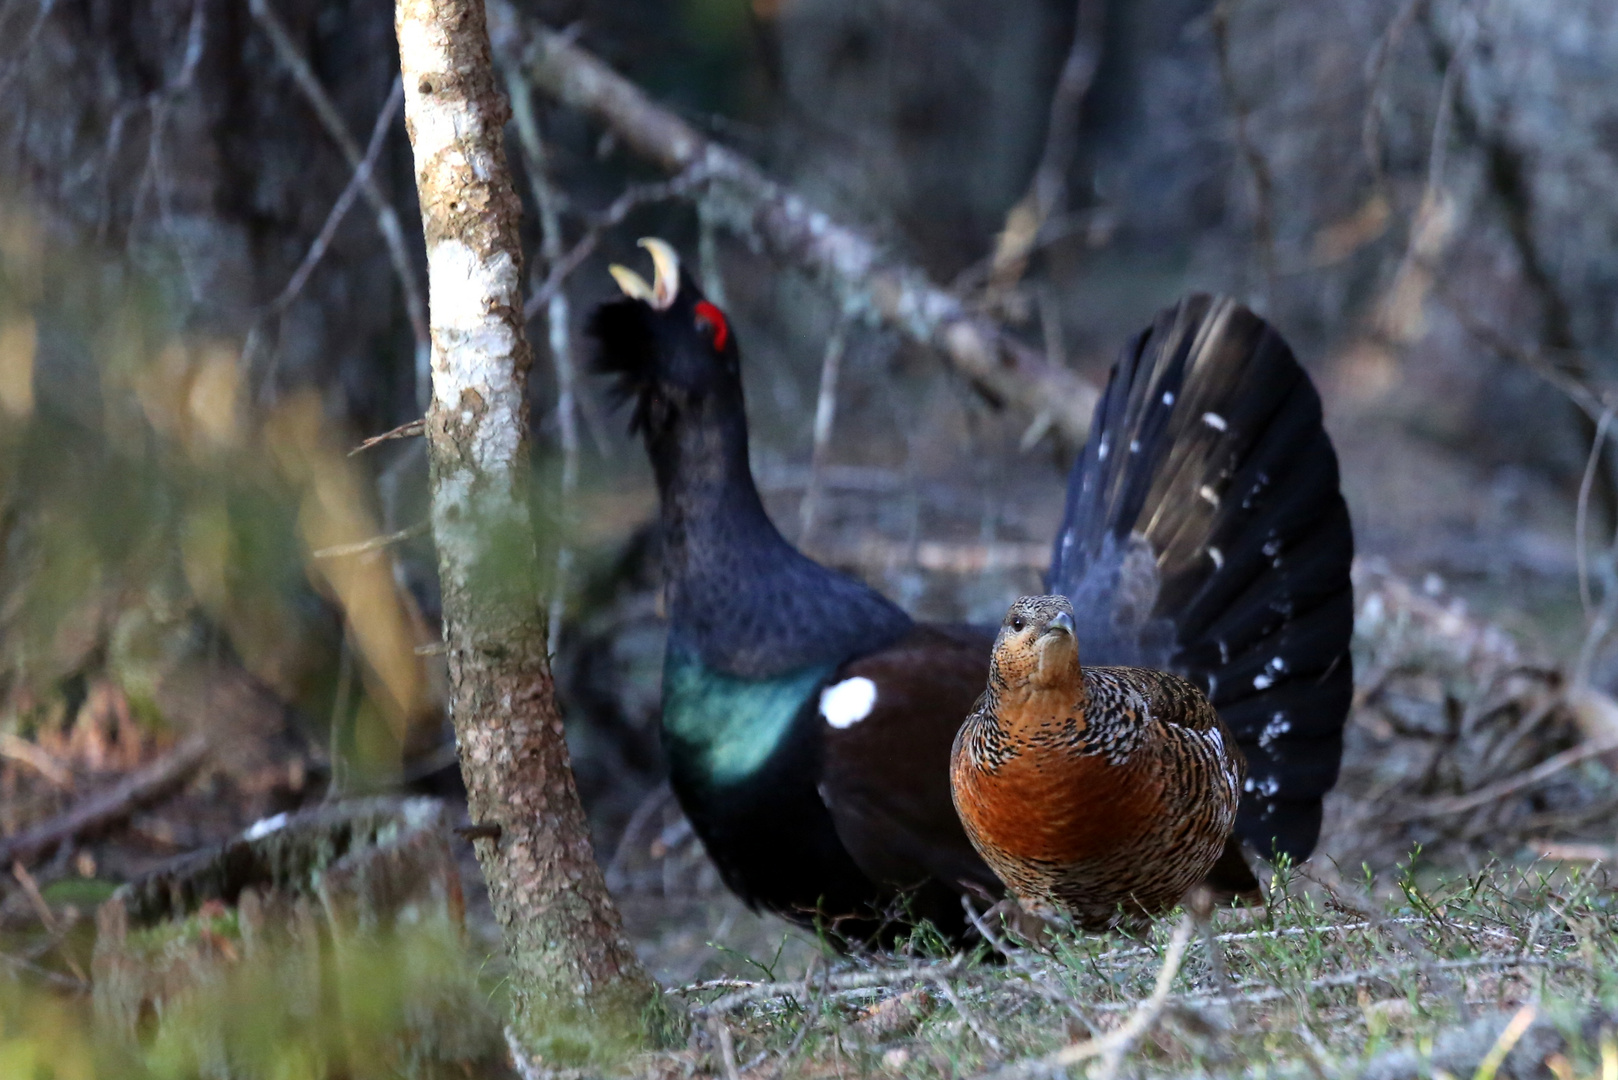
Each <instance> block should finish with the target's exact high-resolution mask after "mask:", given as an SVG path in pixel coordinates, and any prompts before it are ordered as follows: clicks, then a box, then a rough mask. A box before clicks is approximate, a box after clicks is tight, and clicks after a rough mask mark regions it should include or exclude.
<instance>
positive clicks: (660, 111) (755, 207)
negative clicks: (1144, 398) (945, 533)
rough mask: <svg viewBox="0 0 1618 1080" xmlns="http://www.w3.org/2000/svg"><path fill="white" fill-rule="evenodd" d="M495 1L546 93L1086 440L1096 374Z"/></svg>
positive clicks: (496, 23)
mask: <svg viewBox="0 0 1618 1080" xmlns="http://www.w3.org/2000/svg"><path fill="white" fill-rule="evenodd" d="M488 9H489V17H490V24H491V27H492V28H493V30H494V34H495V41H496V45H497V47H498V48H499V50H500V51H501V52H502V53H503V54H505V55H509V56H516V57H520V58H521V59H520V62H521V64H522V67H523V70H524V71H525V72H526V73H527V76H528V78H529V80H530V81H531V82H532V83H533V84H534V85H535V86H536V87H538V88H539V89H540V90H541V91H543V92H544V93H545V94H546V95H548V96H549V97H551V98H554V99H555V100H556V101H558V102H560V103H562V104H563V105H566V106H568V107H570V108H573V109H577V110H579V111H580V112H582V113H584V114H586V115H587V116H589V117H591V118H592V119H594V120H595V121H596V122H598V123H600V124H602V125H603V126H605V127H606V128H608V129H609V130H611V131H612V132H613V134H615V135H616V136H617V137H618V138H619V140H621V141H622V143H623V144H624V145H625V146H627V147H629V149H630V150H632V151H633V152H634V153H636V154H639V155H640V156H642V157H644V158H647V159H648V160H650V161H652V162H655V163H656V164H657V165H658V166H660V167H661V168H663V169H664V170H666V171H668V172H670V173H675V174H680V173H687V172H689V171H696V172H698V173H700V174H701V175H702V176H703V177H704V179H705V180H706V182H707V183H708V184H709V185H710V207H711V209H712V211H713V215H714V220H715V222H716V223H717V224H719V225H721V226H723V227H724V228H726V229H728V230H729V231H731V232H733V233H735V234H737V235H738V236H742V237H746V238H748V239H750V240H757V241H760V242H762V243H763V245H764V247H765V249H766V250H767V251H768V252H769V253H770V254H771V255H772V256H774V257H775V258H777V259H779V260H781V261H782V262H785V263H789V264H791V265H794V266H798V267H800V268H802V269H803V270H805V271H807V272H809V273H810V274H811V275H812V276H813V277H815V278H816V279H817V280H819V281H820V282H821V283H822V284H824V285H825V286H827V287H828V288H830V289H831V290H832V291H833V292H835V293H836V294H837V296H838V298H839V299H840V300H841V301H842V304H843V306H844V308H845V310H848V311H850V312H851V313H853V314H856V315H860V316H863V317H865V318H868V319H870V320H872V321H877V322H881V323H884V324H886V325H888V326H891V327H893V328H895V329H897V330H899V331H900V332H901V333H903V334H904V335H906V336H907V337H909V338H910V339H911V340H912V341H915V342H917V343H919V344H921V345H925V346H927V347H929V348H933V349H937V350H938V351H939V352H941V353H943V354H944V356H946V357H947V358H948V359H949V362H950V363H951V364H952V365H953V366H954V367H955V369H956V370H957V371H959V372H960V373H961V374H962V375H964V376H965V377H966V378H968V379H970V380H972V382H973V383H975V384H976V385H977V386H979V387H980V388H981V389H983V390H984V391H985V392H987V393H988V394H989V395H990V396H991V397H993V398H995V399H997V400H1000V401H1003V402H1005V403H1007V404H1010V405H1013V406H1015V407H1017V408H1020V409H1023V410H1025V411H1026V412H1028V413H1029V414H1030V415H1032V416H1035V417H1042V418H1043V417H1048V418H1049V422H1050V423H1052V424H1053V425H1055V426H1056V427H1057V428H1059V429H1060V430H1061V431H1062V432H1063V433H1064V434H1066V435H1067V436H1068V437H1070V438H1072V439H1073V440H1074V441H1082V440H1083V438H1084V436H1085V434H1086V432H1088V431H1089V429H1090V413H1091V411H1092V410H1093V409H1094V408H1095V402H1096V398H1097V396H1098V395H1097V391H1096V388H1095V387H1094V386H1092V385H1091V384H1090V383H1089V382H1087V381H1085V380H1084V379H1081V378H1079V376H1077V375H1075V374H1074V373H1073V372H1071V371H1068V370H1067V369H1066V368H1062V367H1058V366H1056V365H1054V364H1051V363H1049V362H1047V360H1046V359H1045V358H1044V357H1043V356H1041V355H1040V354H1039V353H1038V352H1036V351H1035V350H1034V349H1032V348H1030V347H1028V346H1027V345H1025V344H1023V343H1022V342H1020V341H1018V340H1017V339H1016V338H1014V337H1012V336H1011V335H1010V334H1008V333H1006V332H1005V330H1004V329H1003V328H1002V327H1001V326H1000V325H999V324H998V323H997V322H995V321H994V320H992V319H990V318H987V317H985V316H983V315H981V314H978V313H976V312H974V311H972V310H971V309H970V308H968V306H967V305H966V304H964V303H963V302H962V300H961V298H960V297H959V296H956V295H955V294H954V293H951V292H949V291H947V290H945V289H941V288H939V287H938V286H937V285H935V284H934V283H933V282H932V281H931V280H930V279H929V278H928V276H927V275H926V273H924V272H923V271H922V270H921V269H919V268H918V267H915V266H912V265H909V264H907V263H905V262H903V261H901V260H899V259H896V258H894V257H892V256H890V255H888V254H886V253H884V252H883V251H882V250H881V249H880V248H879V247H878V246H877V244H876V243H875V242H874V241H872V240H871V239H870V238H869V237H867V236H865V235H864V234H863V233H862V232H860V231H859V230H857V229H855V228H853V227H852V226H849V225H846V224H844V223H842V222H840V221H837V220H836V219H834V218H833V217H831V216H830V215H829V214H826V213H825V212H823V211H821V210H818V209H816V208H814V207H813V206H811V205H810V204H809V203H808V202H806V201H805V200H804V199H803V198H802V197H801V196H800V195H798V194H796V193H795V192H793V191H792V189H790V188H789V187H787V186H785V185H784V184H780V183H778V182H776V181H774V180H771V179H770V178H769V177H768V176H766V175H765V174H764V171H763V170H762V169H760V168H759V167H758V166H757V165H755V164H753V163H752V162H751V161H748V160H747V159H746V158H744V157H742V156H741V155H740V154H738V153H736V152H735V151H733V150H730V149H728V148H726V147H724V146H721V145H719V144H718V143H716V142H714V141H713V140H711V139H709V138H708V137H707V136H705V135H703V134H702V133H701V132H699V131H697V130H696V129H695V128H693V127H692V126H691V125H690V124H688V123H686V122H685V121H684V120H682V119H680V118H679V117H678V116H676V115H675V114H674V113H672V112H670V111H668V110H667V109H665V108H663V107H662V106H660V105H658V104H657V103H656V102H654V101H653V100H652V99H651V98H650V97H648V96H647V95H646V93H645V92H644V91H642V90H641V89H640V87H638V86H636V85H635V84H634V83H632V82H630V81H629V80H628V79H626V78H624V77H623V76H621V75H619V74H618V73H617V72H615V71H613V70H612V69H611V68H610V67H608V66H607V65H606V64H605V63H604V62H602V61H601V60H600V59H599V58H597V57H596V56H594V55H592V54H591V53H590V52H589V51H587V50H586V49H583V48H581V47H580V46H578V45H577V44H575V43H574V42H573V41H572V40H570V39H569V38H567V37H566V36H564V35H562V34H558V33H555V32H554V31H551V30H549V29H547V28H545V27H543V26H541V25H539V24H538V23H535V22H533V21H531V20H526V19H523V18H521V17H520V16H518V15H517V14H516V12H515V11H514V10H512V9H511V8H510V6H509V5H508V4H507V3H506V2H505V0H491V2H490V4H489V6H488Z"/></svg>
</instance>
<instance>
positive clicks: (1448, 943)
mask: <svg viewBox="0 0 1618 1080" xmlns="http://www.w3.org/2000/svg"><path fill="white" fill-rule="evenodd" d="M1369 884H1370V886H1371V889H1370V890H1369V891H1367V889H1366V888H1365V885H1366V883H1364V882H1360V883H1356V884H1355V885H1353V886H1349V885H1345V884H1342V883H1336V884H1327V883H1326V882H1325V881H1324V880H1316V881H1306V880H1302V879H1294V880H1292V881H1290V882H1284V883H1279V884H1278V885H1277V887H1276V889H1275V891H1274V894H1273V896H1272V901H1271V904H1270V906H1269V908H1268V910H1263V911H1247V912H1243V911H1219V912H1215V913H1214V915H1213V917H1212V919H1211V920H1210V922H1209V923H1208V924H1207V925H1205V926H1198V925H1197V924H1196V923H1195V922H1194V921H1193V920H1191V919H1190V918H1189V917H1188V916H1176V917H1174V918H1170V919H1165V920H1163V921H1162V922H1160V923H1159V924H1158V925H1156V926H1155V927H1154V928H1153V929H1152V932H1151V933H1150V934H1149V935H1148V936H1146V937H1145V938H1144V939H1133V938H1129V937H1125V936H1122V935H1105V936H1094V935H1091V936H1076V935H1059V936H1057V937H1056V938H1055V939H1054V940H1053V941H1052V942H1051V944H1050V946H1049V948H1048V949H1046V950H1045V951H1042V952H1034V951H1026V950H1024V951H1019V952H1015V953H1013V955H1012V956H1011V957H1010V958H1009V959H1008V960H1006V961H1005V962H998V963H997V962H991V961H989V960H988V959H987V958H986V957H985V956H983V955H981V954H979V955H974V956H971V957H954V958H945V957H939V956H936V955H933V956H928V955H925V954H918V955H916V956H914V957H911V958H908V959H907V960H906V961H905V962H904V963H902V964H901V963H897V962H895V961H893V960H884V961H875V962H856V961H844V962H842V963H841V964H839V965H835V966H833V967H831V968H829V969H825V970H817V971H811V972H809V973H808V976H807V978H805V977H804V976H803V975H800V976H799V977H798V978H797V979H795V980H783V981H780V982H775V983H765V982H754V983H747V981H746V980H720V981H716V982H715V983H713V984H710V985H707V986H701V985H699V986H697V987H692V988H685V989H683V990H681V991H679V993H680V994H681V995H683V996H684V997H686V999H687V1000H688V1001H689V1003H690V1004H691V1006H692V1008H693V1009H694V1011H696V1012H697V1013H698V1014H700V1018H701V1019H703V1020H705V1021H706V1025H704V1024H698V1025H696V1027H697V1029H698V1030H700V1031H703V1032H704V1033H705V1034H706V1036H707V1037H706V1039H705V1040H704V1041H703V1043H702V1044H701V1045H699V1046H697V1047H694V1048H693V1049H692V1050H690V1051H688V1052H687V1053H686V1054H685V1055H675V1056H674V1057H673V1058H671V1059H669V1060H668V1061H667V1067H669V1068H670V1069H671V1070H672V1069H673V1068H676V1067H679V1066H694V1067H696V1068H697V1069H698V1070H700V1071H706V1072H710V1073H714V1074H717V1075H725V1074H726V1071H727V1070H726V1065H725V1061H724V1058H725V1057H726V1054H725V1050H724V1047H723V1045H722V1043H723V1042H724V1041H726V1040H725V1039H722V1038H721V1037H720V1036H719V1034H718V1032H719V1028H720V1025H723V1026H724V1028H725V1031H726V1037H727V1038H728V1041H729V1042H730V1044H731V1052H730V1056H731V1057H732V1059H733V1060H734V1061H735V1062H736V1063H737V1066H738V1071H742V1072H745V1071H746V1069H747V1067H748V1066H749V1065H753V1066H754V1067H755V1068H756V1069H759V1070H763V1071H765V1072H769V1073H773V1072H774V1071H775V1070H780V1075H783V1076H804V1077H810V1076H823V1075H884V1074H888V1075H903V1076H916V1077H929V1076H936V1077H956V1076H979V1075H1002V1076H1008V1077H1009V1076H1032V1075H1053V1074H1058V1075H1059V1074H1060V1073H1061V1072H1062V1069H1063V1067H1067V1068H1069V1069H1070V1070H1071V1073H1072V1074H1073V1075H1088V1076H1101V1075H1113V1074H1116V1075H1147V1076H1159V1075H1161V1076H1213V1077H1222V1076H1278V1077H1285V1076H1315V1077H1318V1076H1358V1075H1371V1076H1405V1075H1409V1076H1418V1075H1421V1076H1436V1075H1438V1073H1439V1072H1440V1071H1443V1072H1448V1073H1450V1074H1451V1075H1456V1076H1462V1077H1465V1076H1475V1075H1476V1076H1484V1075H1499V1076H1506V1075H1519V1073H1518V1072H1515V1071H1513V1070H1517V1069H1520V1068H1525V1067H1526V1065H1529V1064H1531V1065H1532V1066H1533V1070H1538V1072H1535V1071H1533V1070H1527V1071H1522V1072H1521V1073H1520V1075H1547V1074H1546V1073H1545V1072H1544V1069H1545V1066H1544V1064H1543V1063H1544V1061H1545V1060H1546V1059H1547V1058H1551V1060H1552V1072H1551V1073H1550V1074H1549V1075H1556V1074H1557V1073H1556V1070H1565V1074H1566V1075H1569V1076H1576V1077H1597V1076H1600V1077H1603V1078H1605V1077H1607V1076H1610V1075H1612V1070H1614V1069H1618V1056H1615V1055H1618V1049H1614V1048H1613V1039H1614V1037H1615V1032H1618V904H1615V902H1614V895H1613V893H1612V892H1611V891H1610V889H1609V888H1608V887H1607V885H1606V883H1605V881H1604V880H1602V879H1600V878H1599V877H1593V876H1591V875H1589V874H1587V873H1581V872H1577V871H1560V870H1551V869H1549V868H1530V869H1526V870H1517V869H1509V868H1502V867H1491V868H1490V869H1488V870H1486V871H1484V872H1482V873H1480V874H1478V875H1476V876H1474V877H1471V878H1464V879H1456V880H1450V881H1435V882H1430V883H1421V882H1418V880H1417V879H1416V878H1415V877H1413V876H1409V875H1407V876H1405V877H1402V878H1399V879H1397V880H1395V881H1391V882H1387V883H1385V884H1384V883H1376V882H1370V883H1369ZM1373 892H1374V893H1377V894H1380V899H1373V898H1372V893H1373ZM1176 934H1179V935H1181V936H1188V941H1187V944H1186V947H1185V949H1184V952H1183V957H1182V959H1181V962H1180V963H1179V964H1178V966H1177V969H1175V970H1174V971H1173V972H1172V978H1171V980H1170V981H1168V983H1167V985H1166V989H1167V994H1166V996H1164V997H1163V998H1162V1000H1161V1001H1159V1002H1156V1003H1155V1004H1151V1003H1150V999H1152V996H1153V991H1154V989H1155V988H1156V986H1157V984H1158V982H1159V979H1160V976H1162V975H1163V973H1164V962H1165V955H1166V954H1167V953H1168V952H1169V951H1171V949H1170V946H1171V944H1172V942H1173V939H1174V937H1175V935H1176ZM1525 1006H1531V1007H1532V1012H1531V1013H1524V1012H1523V1009H1524V1007H1525ZM1519 1015H1520V1016H1521V1017H1522V1019H1521V1020H1520V1021H1519V1025H1523V1024H1526V1025H1528V1026H1527V1027H1526V1029H1525V1030H1524V1031H1523V1032H1522V1033H1521V1034H1519V1035H1517V1037H1516V1042H1515V1044H1514V1046H1513V1047H1512V1048H1511V1050H1512V1053H1511V1055H1508V1056H1506V1057H1505V1058H1504V1059H1503V1061H1501V1062H1497V1063H1496V1064H1495V1066H1494V1072H1493V1073H1489V1072H1488V1070H1487V1069H1485V1070H1484V1073H1482V1074H1480V1073H1479V1066H1480V1065H1487V1064H1488V1063H1487V1061H1486V1060H1485V1059H1486V1058H1487V1057H1488V1055H1489V1052H1490V1050H1491V1048H1494V1047H1496V1046H1497V1045H1499V1046H1502V1047H1503V1046H1504V1045H1505V1043H1504V1042H1503V1041H1502V1040H1501V1033H1502V1031H1503V1030H1504V1029H1505V1028H1506V1027H1507V1026H1508V1024H1509V1023H1510V1021H1511V1020H1512V1019H1513V1018H1514V1017H1517V1016H1519ZM1126 1026H1127V1027H1128V1028H1129V1029H1131V1030H1134V1031H1136V1032H1137V1034H1136V1035H1135V1037H1134V1038H1130V1039H1119V1038H1118V1037H1117V1036H1115V1035H1113V1036H1110V1037H1109V1034H1110V1033H1113V1032H1116V1031H1118V1030H1119V1029H1120V1028H1123V1027H1126ZM1092 1040H1094V1041H1092ZM1603 1040H1605V1046H1606V1050H1605V1053H1606V1054H1607V1059H1606V1061H1607V1063H1606V1064H1604V1063H1603V1060H1602V1055H1603ZM1507 1041H1509V1040H1507ZM1109 1049H1110V1050H1112V1051H1113V1053H1112V1054H1110V1055H1109V1054H1108V1053H1107V1052H1106V1051H1107V1050H1109ZM1064 1051H1065V1055H1066V1060H1065V1061H1063V1059H1062V1058H1061V1057H1058V1056H1056V1055H1062V1054H1063V1053H1064ZM1092 1051H1094V1052H1093V1053H1092ZM1556 1055H1560V1057H1557V1056H1556ZM1529 1058H1531V1059H1532V1061H1531V1062H1530V1061H1529V1060H1528V1059H1529ZM755 1062H756V1064H755Z"/></svg>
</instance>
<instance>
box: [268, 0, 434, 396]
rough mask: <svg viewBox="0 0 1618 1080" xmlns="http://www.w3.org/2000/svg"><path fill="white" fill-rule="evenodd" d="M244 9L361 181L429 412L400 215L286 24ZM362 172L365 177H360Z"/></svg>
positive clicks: (420, 327) (421, 313) (416, 294)
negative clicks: (400, 299) (395, 284)
mask: <svg viewBox="0 0 1618 1080" xmlns="http://www.w3.org/2000/svg"><path fill="white" fill-rule="evenodd" d="M247 10H248V11H249V12H250V13H251V14H252V16H253V19H254V21H256V22H257V23H258V24H259V26H260V27H261V28H262V29H263V30H264V33H265V35H266V36H267V37H268V38H269V39H270V44H271V45H272V46H274V48H275V54H276V56H277V57H278V58H279V59H280V61H281V63H282V64H284V65H285V66H286V68H287V71H288V72H290V73H291V75H292V81H293V82H294V83H296V84H297V86H298V89H299V90H300V91H302V92H303V96H304V98H305V100H307V101H308V102H309V106H310V108H312V109H314V111H315V115H316V116H317V117H319V119H320V123H321V126H323V127H324V128H325V129H326V134H327V135H329V136H330V137H331V140H332V141H333V142H335V143H336V144H337V148H338V149H339V150H341V151H342V152H343V157H344V158H346V159H347V160H348V167H349V168H350V169H352V170H353V171H354V174H355V176H356V177H357V178H358V179H359V183H360V193H361V194H363V195H364V196H365V201H366V202H367V203H369V204H370V206H371V210H372V212H373V213H374V214H375V215H376V226H377V229H378V231H380V232H381V233H382V240H383V243H385V244H386V245H387V249H388V258H389V260H390V261H391V262H392V263H393V272H394V274H395V276H397V277H398V279H399V289H400V291H401V292H402V293H403V295H404V302H405V312H406V314H407V315H408V316H409V318H410V329H411V331H412V332H413V333H414V334H415V338H416V405H417V407H418V408H420V409H421V411H422V412H424V413H425V412H426V411H427V406H428V404H429V397H430V394H431V390H432V383H431V377H430V373H429V371H428V360H429V357H430V355H431V350H432V336H431V334H430V333H429V331H428V328H427V304H426V302H425V301H424V300H423V298H422V295H421V288H420V286H419V285H418V283H417V281H416V274H415V271H414V269H413V268H412V263H411V259H410V253H409V249H408V248H407V247H406V246H405V237H404V229H403V228H402V227H401V226H400V224H399V215H398V213H397V212H396V211H395V210H394V208H393V204H392V203H390V202H389V201H388V198H387V196H386V195H384V194H383V192H382V187H381V185H379V184H378V183H377V182H376V177H375V176H374V175H373V174H372V173H371V171H370V170H367V169H364V163H365V154H364V152H363V151H362V150H361V149H360V145H359V143H358V142H356V141H355V140H354V136H353V134H352V133H351V132H350V131H349V130H348V124H347V123H345V122H344V120H343V116H342V114H341V113H339V112H338V111H337V106H336V105H334V104H333V103H332V100H331V97H330V96H329V95H328V94H327V93H326V88H325V87H324V86H322V85H321V83H320V79H319V77H318V76H316V75H315V72H314V69H313V68H311V67H310V66H309V61H308V60H306V59H304V56H303V53H301V52H300V51H298V46H297V44H296V43H295V42H294V41H293V40H292V35H291V34H289V33H288V32H287V28H286V26H285V24H283V23H282V22H281V18H280V16H279V15H277V14H276V13H275V9H274V8H272V7H271V6H270V2H269V0H248V3H247ZM362 174H363V175H362Z"/></svg>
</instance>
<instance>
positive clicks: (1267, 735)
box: [1258, 712, 1292, 750]
mask: <svg viewBox="0 0 1618 1080" xmlns="http://www.w3.org/2000/svg"><path fill="white" fill-rule="evenodd" d="M1291 730H1292V721H1290V720H1288V719H1287V714H1286V713H1284V712H1278V713H1275V714H1274V715H1272V716H1271V717H1270V721H1269V723H1267V724H1265V725H1264V730H1263V731H1261V732H1259V736H1258V744H1259V745H1260V746H1262V747H1264V748H1265V749H1266V750H1267V749H1269V746H1270V744H1271V743H1273V742H1274V741H1275V740H1276V739H1279V738H1280V737H1281V736H1282V735H1285V734H1286V733H1287V732H1289V731H1291Z"/></svg>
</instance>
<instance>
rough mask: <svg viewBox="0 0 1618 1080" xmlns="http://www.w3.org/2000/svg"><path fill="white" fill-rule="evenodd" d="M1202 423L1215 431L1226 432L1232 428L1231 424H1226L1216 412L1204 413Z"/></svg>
mask: <svg viewBox="0 0 1618 1080" xmlns="http://www.w3.org/2000/svg"><path fill="white" fill-rule="evenodd" d="M1202 422H1203V423H1204V424H1207V425H1208V426H1209V427H1211V428H1213V429H1214V430H1215V431H1224V430H1225V429H1226V428H1227V427H1229V426H1230V425H1229V424H1227V423H1225V418H1224V417H1223V416H1220V415H1219V414H1218V413H1216V412H1205V413H1203V414H1202Z"/></svg>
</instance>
